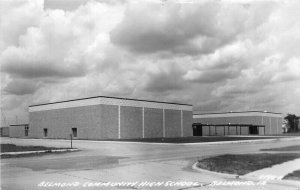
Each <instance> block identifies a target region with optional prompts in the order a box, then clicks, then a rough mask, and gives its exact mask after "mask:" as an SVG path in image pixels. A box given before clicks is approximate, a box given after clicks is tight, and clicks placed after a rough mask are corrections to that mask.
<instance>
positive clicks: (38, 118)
mask: <svg viewBox="0 0 300 190" xmlns="http://www.w3.org/2000/svg"><path fill="white" fill-rule="evenodd" d="M99 102H100V103H105V104H98V103H99ZM84 103H86V104H87V105H86V106H84ZM110 103H112V104H111V105H110ZM117 103H120V105H117ZM57 104H58V105H55V104H49V105H41V106H34V107H31V109H30V112H29V124H30V132H29V135H30V137H32V138H63V139H68V138H70V134H71V133H72V128H76V129H77V137H75V138H78V139H118V138H124V139H128V138H143V137H145V138H152V137H153V138H155V137H162V136H163V133H164V131H163V129H164V127H165V135H166V137H180V136H181V133H184V135H183V136H191V135H192V111H191V110H192V106H187V105H174V104H166V103H157V102H155V103H152V104H151V102H146V103H145V102H141V101H132V100H128V101H126V100H117V101H114V100H113V101H112V100H111V101H108V102H104V101H103V100H101V101H100V100H99V101H98V100H97V101H96V100H90V99H89V100H86V102H81V101H79V102H71V103H70V102H63V103H57ZM60 104H62V105H60ZM142 106H150V107H142ZM165 108H170V109H165ZM181 109H186V110H184V111H181ZM163 110H164V111H163ZM119 114H120V115H119ZM163 115H165V118H163ZM163 121H164V122H163ZM44 129H47V137H44Z"/></svg>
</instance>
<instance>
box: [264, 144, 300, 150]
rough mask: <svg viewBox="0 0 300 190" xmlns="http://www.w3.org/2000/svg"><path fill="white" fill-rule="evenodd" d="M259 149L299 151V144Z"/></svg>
mask: <svg viewBox="0 0 300 190" xmlns="http://www.w3.org/2000/svg"><path fill="white" fill-rule="evenodd" d="M260 150H261V151H300V145H295V146H287V147H280V148H270V149H260Z"/></svg>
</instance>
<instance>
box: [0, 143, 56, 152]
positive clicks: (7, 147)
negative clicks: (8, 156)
mask: <svg viewBox="0 0 300 190" xmlns="http://www.w3.org/2000/svg"><path fill="white" fill-rule="evenodd" d="M54 149H59V148H54V147H44V146H17V145H14V144H1V149H0V152H2V153H3V152H25V151H38V150H54Z"/></svg>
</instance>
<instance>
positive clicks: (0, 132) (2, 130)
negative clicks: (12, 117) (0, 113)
mask: <svg viewBox="0 0 300 190" xmlns="http://www.w3.org/2000/svg"><path fill="white" fill-rule="evenodd" d="M0 136H1V137H8V136H9V127H0Z"/></svg>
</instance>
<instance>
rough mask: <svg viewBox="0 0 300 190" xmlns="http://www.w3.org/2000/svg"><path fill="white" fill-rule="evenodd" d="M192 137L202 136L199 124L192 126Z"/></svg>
mask: <svg viewBox="0 0 300 190" xmlns="http://www.w3.org/2000/svg"><path fill="white" fill-rule="evenodd" d="M193 136H202V125H201V124H193Z"/></svg>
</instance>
